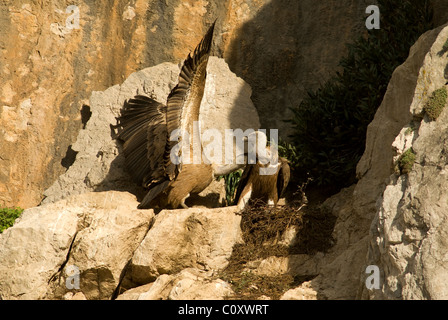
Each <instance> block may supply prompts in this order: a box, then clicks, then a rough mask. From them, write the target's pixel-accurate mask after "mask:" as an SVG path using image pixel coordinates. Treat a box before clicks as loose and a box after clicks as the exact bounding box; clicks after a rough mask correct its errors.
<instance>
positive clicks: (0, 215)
mask: <svg viewBox="0 0 448 320" xmlns="http://www.w3.org/2000/svg"><path fill="white" fill-rule="evenodd" d="M22 212H23V209H21V208H14V209H9V208H0V233H2V232H3V231H4V230H6V229H8V228H9V227H12V225H13V224H14V221H15V220H16V219H17V218H18V217H19V216H20V215H21V214H22Z"/></svg>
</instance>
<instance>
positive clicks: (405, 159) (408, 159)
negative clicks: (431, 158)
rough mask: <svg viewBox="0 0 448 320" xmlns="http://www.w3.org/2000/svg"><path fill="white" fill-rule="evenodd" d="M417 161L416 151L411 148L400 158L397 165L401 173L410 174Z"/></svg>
mask: <svg viewBox="0 0 448 320" xmlns="http://www.w3.org/2000/svg"><path fill="white" fill-rule="evenodd" d="M414 162H415V151H414V149H412V148H409V149H408V150H406V151H405V152H403V154H402V155H401V156H400V158H398V160H397V164H396V166H397V167H398V170H397V171H398V172H399V173H400V174H408V173H409V172H411V170H412V167H413V166H414Z"/></svg>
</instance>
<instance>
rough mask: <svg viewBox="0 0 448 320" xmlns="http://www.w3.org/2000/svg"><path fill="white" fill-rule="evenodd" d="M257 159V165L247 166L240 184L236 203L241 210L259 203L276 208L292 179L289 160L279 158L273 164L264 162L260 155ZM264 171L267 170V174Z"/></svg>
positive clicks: (268, 149)
mask: <svg viewBox="0 0 448 320" xmlns="http://www.w3.org/2000/svg"><path fill="white" fill-rule="evenodd" d="M266 150H267V152H268V157H267V158H268V159H269V158H270V148H269V147H267V148H266ZM257 157H258V159H257V162H256V163H255V164H248V165H246V168H245V169H244V171H243V174H242V176H241V179H240V182H239V184H238V188H237V191H236V194H235V202H236V204H237V206H238V209H239V210H242V209H244V207H245V206H246V205H248V204H257V202H258V201H261V203H263V204H267V205H269V206H274V207H275V206H277V202H278V200H279V199H280V197H281V196H282V194H283V193H284V191H285V189H286V187H287V186H288V183H289V177H290V168H289V164H288V160H286V159H285V158H282V157H278V161H277V162H276V163H274V164H271V163H270V162H268V163H266V161H264V162H262V161H260V157H259V156H258V155H257ZM263 169H265V170H266V172H265V174H263V171H262V170H263ZM258 204H260V203H258Z"/></svg>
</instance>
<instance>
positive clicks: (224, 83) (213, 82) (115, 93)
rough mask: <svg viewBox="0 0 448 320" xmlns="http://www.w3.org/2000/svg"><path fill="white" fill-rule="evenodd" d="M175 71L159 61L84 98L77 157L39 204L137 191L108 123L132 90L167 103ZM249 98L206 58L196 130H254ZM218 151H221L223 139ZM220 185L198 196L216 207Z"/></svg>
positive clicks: (246, 89)
mask: <svg viewBox="0 0 448 320" xmlns="http://www.w3.org/2000/svg"><path fill="white" fill-rule="evenodd" d="M178 75H179V66H178V65H175V64H173V63H162V64H160V65H157V66H155V67H151V68H147V69H144V70H141V71H138V72H135V73H133V74H131V75H130V76H129V78H128V79H126V80H125V81H124V82H123V84H121V85H116V86H113V87H111V88H108V89H107V90H105V91H103V92H93V93H92V96H91V97H90V102H89V110H90V112H91V116H90V118H89V119H88V121H87V123H86V125H85V128H84V129H82V130H81V131H80V132H79V135H78V138H77V140H76V142H75V143H74V144H73V145H72V146H71V147H72V150H73V151H74V152H75V153H76V159H75V161H74V162H73V164H72V165H71V166H70V167H69V168H68V170H67V171H66V172H65V173H64V174H62V175H61V176H60V177H58V178H57V179H56V181H55V182H54V184H53V185H52V186H51V187H49V188H48V189H47V190H45V192H44V196H45V199H44V200H43V201H42V203H50V202H54V201H57V200H60V199H63V198H65V197H67V196H70V195H75V194H81V193H85V192H89V191H106V190H121V191H129V192H131V193H134V194H136V195H138V196H140V195H142V194H143V190H142V188H140V187H139V186H138V185H136V184H135V183H133V182H132V181H131V179H130V177H129V175H128V173H127V172H126V170H125V168H124V157H123V155H122V154H121V153H120V151H121V144H120V143H119V142H117V141H116V140H114V139H113V138H114V136H115V134H114V133H113V132H111V126H114V125H116V124H117V120H116V117H118V116H119V114H120V110H121V108H122V107H123V104H124V102H125V101H126V100H127V99H130V98H132V97H134V96H135V95H136V94H143V95H148V96H151V97H153V98H154V99H155V100H157V101H159V102H162V103H166V99H167V96H168V94H169V93H170V91H171V89H172V88H174V86H175V85H176V84H177V79H178ZM250 96H251V89H250V86H249V85H247V84H246V83H245V82H244V81H243V80H242V79H240V78H238V77H237V76H236V75H235V74H234V73H232V72H231V71H230V69H229V67H228V66H227V64H226V63H225V62H224V60H223V59H219V58H216V57H210V60H209V63H208V66H207V81H206V86H205V92H204V97H203V100H202V104H201V113H200V118H199V120H200V122H201V129H202V130H203V131H204V130H206V129H211V128H214V129H217V130H219V132H220V133H221V135H222V137H224V136H225V129H238V128H240V129H242V130H246V129H249V128H252V129H258V128H259V126H260V123H259V120H258V114H257V111H256V110H255V108H254V105H253V103H252V101H251V100H250ZM222 150H223V153H222V154H223V155H224V150H225V144H224V143H223V144H222ZM222 184H223V182H222V181H221V183H220V184H219V185H220V187H219V188H216V186H211V189H210V190H209V191H204V193H203V194H202V195H204V196H207V195H208V194H209V195H210V197H209V200H210V201H208V202H206V203H208V205H209V206H214V207H217V206H220V205H221V199H222V198H223V197H224V196H225V191H224V188H223V187H222ZM216 191H218V192H220V194H218V195H217V197H214V196H213V195H212V194H213V193H216ZM213 200H214V201H213Z"/></svg>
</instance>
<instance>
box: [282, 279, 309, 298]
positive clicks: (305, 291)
mask: <svg viewBox="0 0 448 320" xmlns="http://www.w3.org/2000/svg"><path fill="white" fill-rule="evenodd" d="M317 299H318V293H317V291H316V290H315V289H313V286H312V284H311V282H310V281H307V282H304V283H302V284H301V285H300V286H298V287H297V288H294V289H290V290H288V291H286V292H285V293H284V294H283V295H282V296H281V297H280V300H317Z"/></svg>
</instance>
